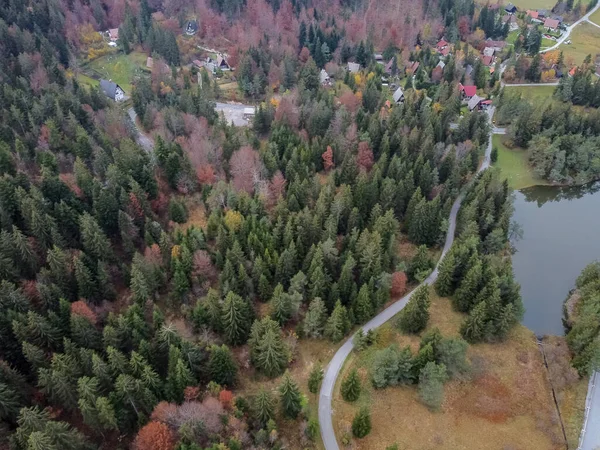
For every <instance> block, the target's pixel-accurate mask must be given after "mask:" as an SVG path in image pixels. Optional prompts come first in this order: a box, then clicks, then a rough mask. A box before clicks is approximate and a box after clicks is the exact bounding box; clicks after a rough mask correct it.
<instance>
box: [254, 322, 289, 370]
mask: <svg viewBox="0 0 600 450" xmlns="http://www.w3.org/2000/svg"><path fill="white" fill-rule="evenodd" d="M255 354H256V356H255V358H254V361H255V365H256V367H257V369H258V370H260V371H261V372H263V373H264V374H265V375H267V376H268V377H275V376H277V375H280V374H281V373H282V372H283V371H284V370H285V367H286V366H287V363H288V351H287V348H286V346H285V344H284V342H283V340H282V339H281V333H280V332H279V330H277V331H274V330H272V329H269V330H267V331H266V332H265V334H264V335H263V336H262V337H261V338H260V340H259V342H258V345H257V346H256V350H255Z"/></svg>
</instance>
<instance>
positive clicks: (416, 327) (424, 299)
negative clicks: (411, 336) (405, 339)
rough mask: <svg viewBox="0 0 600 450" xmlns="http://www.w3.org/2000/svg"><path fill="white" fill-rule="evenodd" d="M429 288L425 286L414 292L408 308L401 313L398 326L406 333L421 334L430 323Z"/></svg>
mask: <svg viewBox="0 0 600 450" xmlns="http://www.w3.org/2000/svg"><path fill="white" fill-rule="evenodd" d="M429 304H430V300H429V286H428V285H426V284H423V285H421V286H419V287H418V288H417V289H415V290H414V292H413V293H412V295H411V297H410V300H409V302H408V304H407V305H406V307H405V308H404V309H403V310H402V312H401V313H400V317H399V319H398V325H399V327H400V329H401V330H402V331H404V332H405V333H419V332H420V331H422V330H423V329H425V327H426V326H427V322H428V321H429Z"/></svg>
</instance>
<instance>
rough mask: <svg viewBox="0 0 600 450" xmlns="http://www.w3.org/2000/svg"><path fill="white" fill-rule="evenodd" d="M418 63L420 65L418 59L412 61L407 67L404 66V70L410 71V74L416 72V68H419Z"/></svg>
mask: <svg viewBox="0 0 600 450" xmlns="http://www.w3.org/2000/svg"><path fill="white" fill-rule="evenodd" d="M419 65H420V63H419V61H413V62H411V63H410V64H409V65H408V67H407V68H406V71H407V72H410V73H411V74H412V75H414V74H415V73H416V72H417V70H418V69H419Z"/></svg>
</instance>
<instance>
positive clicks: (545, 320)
mask: <svg viewBox="0 0 600 450" xmlns="http://www.w3.org/2000/svg"><path fill="white" fill-rule="evenodd" d="M514 206H515V212H514V215H513V220H514V221H515V222H517V223H518V224H519V225H520V226H521V228H522V231H523V237H522V239H520V240H519V241H517V242H515V243H514V246H515V247H516V249H517V252H516V253H515V255H514V256H513V269H514V272H515V278H516V279H517V281H518V282H519V283H520V284H521V295H522V297H523V304H524V305H525V309H526V311H525V316H524V318H523V324H524V325H525V326H527V327H528V328H529V329H531V330H533V331H534V332H535V333H536V334H537V335H543V334H558V335H562V334H564V329H563V326H562V305H563V301H564V300H565V298H566V296H567V295H568V292H569V290H571V289H572V288H573V287H574V286H575V279H576V278H577V276H578V275H579V273H580V272H581V270H582V269H583V268H584V267H585V266H586V265H587V264H588V263H590V262H592V261H594V260H596V259H600V183H594V184H590V185H587V186H583V187H581V186H580V187H561V188H558V187H550V186H535V187H532V188H527V189H523V190H522V191H517V192H516V193H515V204H514Z"/></svg>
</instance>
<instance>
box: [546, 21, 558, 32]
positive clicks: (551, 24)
mask: <svg viewBox="0 0 600 450" xmlns="http://www.w3.org/2000/svg"><path fill="white" fill-rule="evenodd" d="M559 25H560V23H559V22H558V20H556V19H550V18H548V19H546V20H545V21H544V28H546V29H547V30H548V31H557V30H558V26H559Z"/></svg>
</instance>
